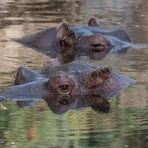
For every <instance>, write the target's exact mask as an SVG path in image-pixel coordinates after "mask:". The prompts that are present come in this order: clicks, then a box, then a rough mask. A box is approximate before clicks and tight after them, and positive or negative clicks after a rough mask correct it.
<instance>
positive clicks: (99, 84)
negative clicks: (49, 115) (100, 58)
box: [0, 62, 135, 114]
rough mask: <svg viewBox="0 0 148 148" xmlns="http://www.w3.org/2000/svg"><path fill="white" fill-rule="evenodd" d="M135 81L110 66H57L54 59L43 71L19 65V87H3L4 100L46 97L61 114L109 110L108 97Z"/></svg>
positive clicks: (21, 101) (24, 103) (23, 103)
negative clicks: (75, 110)
mask: <svg viewBox="0 0 148 148" xmlns="http://www.w3.org/2000/svg"><path fill="white" fill-rule="evenodd" d="M134 83H135V80H133V79H131V78H129V77H127V76H124V75H121V74H118V73H117V72H113V71H112V70H111V69H109V68H108V67H100V68H98V67H96V66H93V65H89V64H84V63H79V64H77V63H69V64H65V65H58V64H57V65H55V64H52V62H51V63H50V64H49V67H48V69H46V71H45V72H41V73H38V72H36V71H34V70H32V69H30V68H27V67H20V68H18V70H17V75H16V79H15V84H16V86H12V87H10V88H7V89H5V90H3V91H2V92H1V93H0V99H1V100H7V99H10V100H15V101H17V104H18V105H19V106H28V105H31V104H32V103H34V102H36V101H38V100H39V99H44V100H45V101H46V102H47V104H48V106H49V108H50V109H51V110H52V111H53V112H54V113H57V114H62V113H64V112H66V111H68V110H69V109H77V108H82V107H91V108H92V109H94V110H95V111H102V112H107V111H109V108H110V105H109V102H108V99H110V98H111V97H113V96H116V95H118V94H119V93H120V92H121V91H123V90H125V89H126V88H127V87H128V86H130V85H132V84H134Z"/></svg>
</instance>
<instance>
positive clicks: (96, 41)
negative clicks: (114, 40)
mask: <svg viewBox="0 0 148 148" xmlns="http://www.w3.org/2000/svg"><path fill="white" fill-rule="evenodd" d="M88 24H89V26H90V27H94V26H95V22H94V19H92V18H91V19H90V20H89V22H88ZM96 25H97V24H96ZM57 40H58V41H59V44H60V52H61V58H62V60H63V62H64V63H67V62H70V61H73V60H74V58H75V57H76V56H79V55H87V56H89V57H91V58H95V59H102V58H104V57H105V56H106V54H107V53H108V52H109V51H110V48H111V44H110V42H109V41H108V40H107V39H106V38H105V36H103V35H101V34H99V33H94V32H91V30H90V29H87V28H84V27H79V26H74V27H71V26H70V25H69V24H67V23H63V24H61V25H60V27H59V28H58V30H57Z"/></svg>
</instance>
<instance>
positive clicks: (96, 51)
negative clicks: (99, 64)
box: [16, 18, 131, 63]
mask: <svg viewBox="0 0 148 148" xmlns="http://www.w3.org/2000/svg"><path fill="white" fill-rule="evenodd" d="M98 26H99V25H98V24H97V22H96V20H95V19H94V18H90V20H89V21H88V26H72V25H69V24H67V23H63V24H61V25H60V26H59V28H58V29H57V28H55V27H54V28H49V29H47V30H43V31H41V32H39V33H36V34H33V35H31V36H27V37H23V38H21V39H17V40H16V41H17V42H20V43H22V44H24V45H26V46H29V47H32V48H33V49H35V50H37V51H39V52H42V53H44V54H46V55H49V56H51V57H53V58H55V57H59V55H60V60H61V61H62V62H63V63H67V62H71V61H73V60H74V59H75V58H76V57H79V56H83V55H87V56H89V57H90V58H94V59H102V58H104V57H105V56H106V55H107V54H108V53H109V52H111V53H125V52H126V51H127V49H128V48H129V47H131V43H130V39H129V37H128V35H127V33H126V32H125V31H123V30H120V29H117V30H113V31H105V30H102V29H100V28H99V27H98Z"/></svg>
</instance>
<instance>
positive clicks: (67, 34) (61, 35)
mask: <svg viewBox="0 0 148 148" xmlns="http://www.w3.org/2000/svg"><path fill="white" fill-rule="evenodd" d="M57 38H58V39H60V40H62V41H65V42H66V41H68V40H69V39H72V40H74V39H75V33H74V32H73V31H72V29H71V28H70V27H69V25H68V24H67V23H63V24H61V25H60V27H59V28H58V31H57Z"/></svg>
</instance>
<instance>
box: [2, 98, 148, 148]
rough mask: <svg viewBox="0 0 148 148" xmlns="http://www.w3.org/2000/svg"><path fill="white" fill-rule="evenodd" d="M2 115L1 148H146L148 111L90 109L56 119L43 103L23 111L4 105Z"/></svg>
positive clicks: (7, 104) (147, 141) (56, 116)
mask: <svg viewBox="0 0 148 148" xmlns="http://www.w3.org/2000/svg"><path fill="white" fill-rule="evenodd" d="M4 104H5V106H7V107H8V110H6V111H1V112H0V143H1V144H0V146H2V148H7V147H8V148H20V147H23V148H44V147H45V148H52V147H55V148H58V147H59V148H69V147H76V148H82V147H84V148H87V147H103V148H104V147H105V148H120V147H130V148H131V147H132V148H133V147H134V148H146V145H147V144H148V111H147V110H146V108H143V109H141V108H132V109H118V105H117V100H116V101H115V100H114V101H113V102H112V107H113V109H112V111H111V112H110V113H108V114H97V113H95V112H94V111H92V110H90V109H85V110H78V111H69V112H68V113H65V114H64V115H62V116H60V115H55V114H53V113H52V112H51V111H50V110H48V108H47V106H46V105H45V104H44V103H43V102H40V103H38V104H36V105H35V106H33V107H31V108H28V109H22V108H21V109H20V108H18V107H17V106H16V105H15V103H14V102H13V103H12V102H11V103H10V102H6V103H4Z"/></svg>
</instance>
